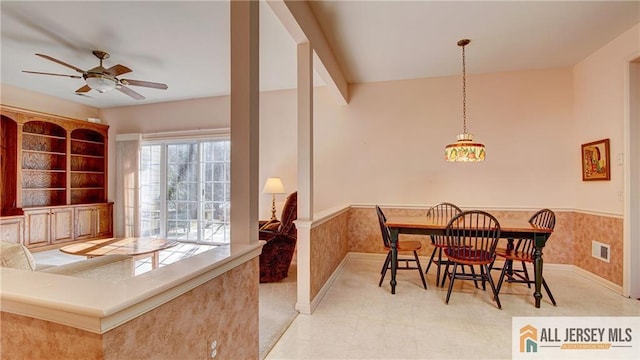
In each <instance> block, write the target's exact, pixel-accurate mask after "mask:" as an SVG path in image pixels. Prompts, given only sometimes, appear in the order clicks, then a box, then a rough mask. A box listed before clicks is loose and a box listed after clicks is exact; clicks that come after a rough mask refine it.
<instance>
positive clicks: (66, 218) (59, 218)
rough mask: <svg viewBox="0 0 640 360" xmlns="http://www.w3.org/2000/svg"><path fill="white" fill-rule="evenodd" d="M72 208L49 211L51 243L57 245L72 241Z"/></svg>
mask: <svg viewBox="0 0 640 360" xmlns="http://www.w3.org/2000/svg"><path fill="white" fill-rule="evenodd" d="M73 220H74V214H73V208H72V207H63V208H57V209H51V243H52V244H59V243H63V242H67V241H72V240H75V239H74V234H73V228H74V226H73V223H74V221H73Z"/></svg>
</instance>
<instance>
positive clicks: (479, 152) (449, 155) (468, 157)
mask: <svg viewBox="0 0 640 360" xmlns="http://www.w3.org/2000/svg"><path fill="white" fill-rule="evenodd" d="M470 42H471V40H469V39H462V40H460V41H458V46H460V47H462V124H463V125H462V134H458V136H457V141H456V142H455V143H453V144H449V145H447V146H446V147H445V149H444V156H445V160H446V161H452V162H453V161H456V162H475V161H484V157H485V148H484V145H483V144H481V143H477V142H473V135H471V134H469V133H468V132H467V69H466V58H465V51H464V47H465V46H466V45H468V44H469V43H470Z"/></svg>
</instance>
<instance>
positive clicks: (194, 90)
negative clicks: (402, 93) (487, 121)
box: [0, 1, 640, 108]
mask: <svg viewBox="0 0 640 360" xmlns="http://www.w3.org/2000/svg"><path fill="white" fill-rule="evenodd" d="M311 7H312V10H313V11H314V12H315V14H316V17H317V18H318V21H319V23H320V25H321V27H322V28H323V31H324V32H325V35H326V37H327V38H328V40H329V42H330V44H331V45H332V47H333V49H334V52H335V53H336V57H337V58H338V61H339V63H340V64H341V66H342V68H343V71H344V74H345V76H346V78H347V80H348V81H349V82H350V83H359V82H371V81H387V80H398V79H409V78H421V77H434V76H448V75H453V74H458V73H460V61H461V60H460V48H459V47H458V46H457V45H456V42H457V40H459V39H461V38H469V39H471V40H472V42H471V44H470V45H469V46H468V47H467V69H468V72H470V73H484V72H499V71H512V70H522V69H542V68H551V67H563V66H571V65H574V64H576V63H577V62H579V61H580V60H582V59H584V58H585V57H586V56H587V55H589V54H590V53H592V52H593V51H595V50H596V49H598V48H599V47H601V46H603V45H604V44H606V43H607V42H609V41H610V40H611V39H613V38H614V37H616V36H617V35H619V34H621V33H622V32H624V31H625V30H627V29H629V28H631V27H632V26H633V25H634V24H637V23H638V22H640V2H639V1H621V2H614V1H596V2H584V1H567V2H560V1H505V2H485V1H470V2H458V1H442V2H434V1H407V2H400V1H314V2H312V3H311ZM0 11H1V14H0V15H1V18H0V21H1V23H0V24H1V28H2V31H1V38H0V44H1V45H0V46H1V50H2V54H1V68H0V76H1V79H0V80H1V81H2V83H3V84H8V85H12V86H16V87H20V88H24V89H27V90H31V91H36V92H40V93H44V94H48V95H52V96H55V97H59V98H62V99H66V100H70V101H75V102H78V103H82V104H86V105H90V106H94V107H98V108H107V107H114V106H126V105H137V104H145V103H152V102H162V101H173V100H181V99H189V98H199V97H208V96H219V95H226V94H228V93H229V38H230V35H229V16H228V14H229V3H228V2H227V1H196V2H191V1H190V2H180V1H143V2H129V1H126V2H120V1H110V2H109V1H86V2H30V1H16V2H13V1H0ZM260 34H261V38H260V87H261V89H262V90H265V91H268V90H276V89H290V88H294V87H295V84H296V81H295V66H296V63H295V54H296V50H295V43H294V42H293V40H292V38H291V37H290V36H289V34H288V33H287V32H286V30H285V29H284V27H283V26H282V25H281V24H280V23H279V21H278V19H277V18H276V17H275V15H274V14H273V13H272V12H271V9H270V8H269V6H268V5H267V4H265V3H264V2H261V4H260ZM96 49H100V50H104V51H107V52H109V53H110V54H111V58H110V59H109V60H106V61H105V64H104V65H105V67H107V68H108V67H110V66H112V65H115V64H122V65H125V66H128V67H129V68H131V69H132V70H133V71H132V72H131V73H129V74H125V75H122V76H120V78H127V79H135V80H145V81H153V82H161V83H166V84H167V85H168V86H169V88H168V90H156V89H149V88H144V87H133V86H132V87H131V88H132V89H134V90H135V91H137V92H139V93H140V94H142V95H144V96H145V97H146V100H142V101H137V100H133V99H131V98H129V97H128V96H126V95H124V94H122V93H120V92H118V91H114V92H111V93H106V94H98V93H96V92H93V91H92V92H90V93H89V95H90V96H91V98H88V97H81V96H77V95H75V94H74V91H75V90H76V89H78V88H79V87H81V86H82V85H84V81H83V80H81V79H70V78H65V77H56V76H46V75H34V74H26V73H23V72H21V71H22V70H31V71H41V72H52V73H59V74H69V75H75V74H74V72H73V70H71V69H69V68H66V67H64V66H62V65H59V64H56V63H54V62H51V61H48V60H45V59H43V58H40V57H37V56H35V55H34V54H35V53H42V54H46V55H49V56H52V57H54V58H56V59H59V60H62V61H64V62H66V63H69V64H71V65H74V66H77V67H79V68H82V69H85V70H87V69H89V68H92V67H95V66H97V65H98V59H97V58H95V57H94V56H93V55H92V54H91V51H92V50H96ZM316 81H319V80H318V78H317V77H316Z"/></svg>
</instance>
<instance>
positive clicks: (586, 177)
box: [582, 139, 611, 181]
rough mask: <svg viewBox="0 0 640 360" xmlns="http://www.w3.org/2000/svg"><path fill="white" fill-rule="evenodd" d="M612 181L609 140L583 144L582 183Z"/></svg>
mask: <svg viewBox="0 0 640 360" xmlns="http://www.w3.org/2000/svg"><path fill="white" fill-rule="evenodd" d="M596 180H611V161H610V157H609V139H603V140H598V141H594V142H590V143H586V144H582V181H596Z"/></svg>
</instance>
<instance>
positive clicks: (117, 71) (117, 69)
mask: <svg viewBox="0 0 640 360" xmlns="http://www.w3.org/2000/svg"><path fill="white" fill-rule="evenodd" d="M131 71H132V70H131V69H129V68H128V67H126V66H124V65H120V64H118V65H113V66H112V67H110V68H108V69H107V70H105V72H106V73H108V74H111V75H113V76H120V75H122V74H126V73H130V72H131Z"/></svg>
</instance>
